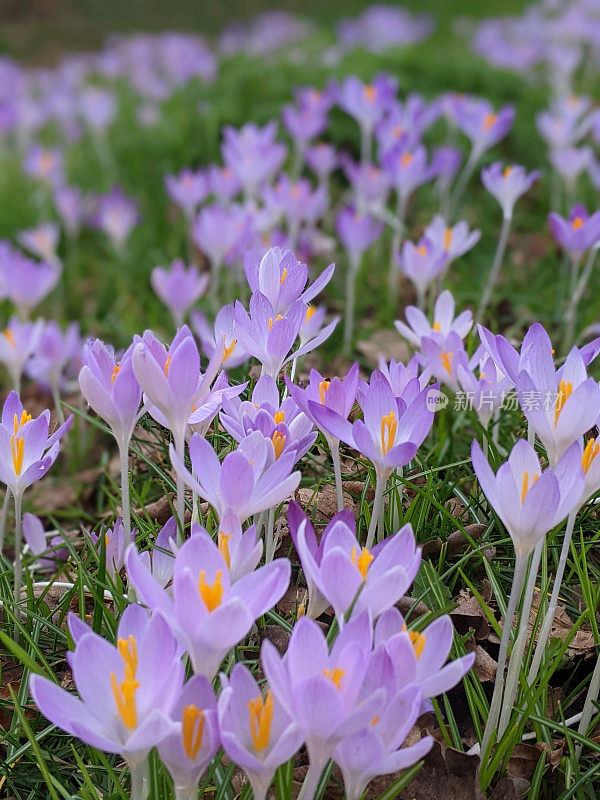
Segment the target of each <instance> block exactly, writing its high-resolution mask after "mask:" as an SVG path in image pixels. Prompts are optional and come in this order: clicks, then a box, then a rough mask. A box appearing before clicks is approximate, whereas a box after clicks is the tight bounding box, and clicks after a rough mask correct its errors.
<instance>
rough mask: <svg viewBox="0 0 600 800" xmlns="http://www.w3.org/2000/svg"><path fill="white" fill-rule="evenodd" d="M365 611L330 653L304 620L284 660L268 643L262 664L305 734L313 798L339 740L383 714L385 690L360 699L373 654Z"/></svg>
mask: <svg viewBox="0 0 600 800" xmlns="http://www.w3.org/2000/svg"><path fill="white" fill-rule="evenodd" d="M371 639H372V631H371V623H370V621H369V617H368V614H367V613H366V612H364V613H362V614H360V615H358V616H357V617H355V618H354V619H353V620H351V621H350V622H349V623H348V624H347V625H346V626H345V627H344V629H343V630H342V631H341V633H340V634H339V636H338V637H337V639H336V640H335V642H334V643H333V646H332V648H331V652H329V648H328V646H327V640H326V638H325V634H324V633H323V632H322V630H321V628H320V627H319V625H318V624H317V623H316V622H314V621H313V620H311V619H308V618H307V617H302V618H301V619H300V620H299V621H298V622H297V623H296V625H295V626H294V630H293V631H292V635H291V638H290V642H289V645H288V649H287V652H286V654H285V656H284V657H283V658H281V657H280V656H279V654H278V652H277V650H276V649H275V647H274V646H273V645H272V644H271V642H269V641H268V640H265V641H264V642H263V645H262V651H261V661H262V665H263V669H264V672H265V674H266V676H267V679H268V681H269V684H270V687H271V691H272V692H273V694H274V695H275V699H276V700H278V701H279V702H280V703H281V705H282V706H283V707H284V708H285V709H286V710H287V712H288V713H289V715H290V716H291V718H292V719H293V720H295V722H296V723H297V725H298V727H299V728H300V730H301V732H302V738H303V739H304V741H305V742H306V747H307V750H308V755H309V760H310V769H309V775H307V777H306V782H305V795H306V796H307V797H312V796H313V794H312V793H313V792H314V790H315V788H316V786H317V784H318V781H319V778H320V776H321V772H322V770H323V768H324V766H325V763H326V762H327V760H328V759H329V758H330V757H331V756H332V754H333V751H334V750H335V748H336V747H337V745H338V744H339V743H340V741H341V740H342V739H343V738H345V737H346V736H349V735H350V734H352V733H357V732H358V731H359V730H362V729H363V728H364V727H365V726H367V725H368V724H369V723H370V722H371V721H372V720H373V718H374V717H375V716H376V715H377V714H378V713H379V712H380V711H381V707H382V703H383V701H384V699H385V691H384V690H383V689H378V690H376V691H374V692H373V693H372V694H371V695H370V696H368V697H365V698H360V692H361V688H362V684H363V681H364V679H365V675H366V672H367V669H368V665H369V657H370V652H371Z"/></svg>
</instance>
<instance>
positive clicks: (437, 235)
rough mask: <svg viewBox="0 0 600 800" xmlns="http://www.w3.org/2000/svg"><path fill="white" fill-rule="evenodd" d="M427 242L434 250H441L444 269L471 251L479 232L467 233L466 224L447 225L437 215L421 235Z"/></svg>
mask: <svg viewBox="0 0 600 800" xmlns="http://www.w3.org/2000/svg"><path fill="white" fill-rule="evenodd" d="M423 236H424V238H425V239H427V241H429V242H431V244H432V246H433V248H434V249H435V250H441V251H442V252H444V253H445V254H446V264H445V266H446V268H448V266H449V265H450V264H451V263H452V262H453V261H454V260H455V259H457V258H460V256H462V255H464V254H465V253H467V252H468V251H469V250H471V249H472V248H473V247H474V246H475V245H476V244H477V242H478V241H479V239H480V238H481V231H479V230H473V231H469V226H468V224H467V223H466V222H464V221H461V222H457V223H456V224H455V225H448V224H447V223H446V221H445V219H444V218H443V217H442V216H440V215H439V214H437V215H436V216H435V217H434V218H433V220H432V221H431V222H430V223H429V225H428V226H427V227H426V228H425V232H424V234H423Z"/></svg>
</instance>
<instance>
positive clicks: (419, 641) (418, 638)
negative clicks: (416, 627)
mask: <svg viewBox="0 0 600 800" xmlns="http://www.w3.org/2000/svg"><path fill="white" fill-rule="evenodd" d="M408 635H409V636H410V641H411V642H412V646H413V650H414V651H415V655H416V657H417V658H421V654H422V653H423V648H424V647H425V641H426V638H427V637H426V636H425V634H424V633H419V632H418V631H409V632H408Z"/></svg>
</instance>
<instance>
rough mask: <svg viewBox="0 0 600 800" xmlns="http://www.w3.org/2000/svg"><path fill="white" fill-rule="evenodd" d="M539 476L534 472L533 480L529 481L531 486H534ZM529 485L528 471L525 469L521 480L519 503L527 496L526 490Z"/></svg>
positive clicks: (529, 487) (528, 488)
mask: <svg viewBox="0 0 600 800" xmlns="http://www.w3.org/2000/svg"><path fill="white" fill-rule="evenodd" d="M539 477H540V476H539V475H538V474H537V473H536V474H535V475H534V476H533V480H532V481H531V486H534V485H535V484H536V483H537V479H538V478H539ZM531 486H530V485H529V473H528V472H527V471H525V472H524V473H523V480H522V481H521V505H523V503H524V502H525V498H526V497H527V492H528V491H529V490H530V489H531Z"/></svg>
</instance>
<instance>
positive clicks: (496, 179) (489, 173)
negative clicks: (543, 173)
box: [481, 161, 540, 219]
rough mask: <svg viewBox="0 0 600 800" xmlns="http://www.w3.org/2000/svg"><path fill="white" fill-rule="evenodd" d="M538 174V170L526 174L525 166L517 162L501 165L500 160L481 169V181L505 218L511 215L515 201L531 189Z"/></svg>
mask: <svg viewBox="0 0 600 800" xmlns="http://www.w3.org/2000/svg"><path fill="white" fill-rule="evenodd" d="M539 176H540V173H539V171H534V172H530V173H529V174H527V170H526V169H525V167H520V166H519V165H518V164H512V165H509V166H508V167H503V166H502V163H501V162H500V161H496V162H495V163H494V164H492V165H491V166H489V167H484V168H483V169H482V170H481V182H482V183H483V185H484V186H485V188H486V189H487V190H488V192H489V193H490V194H491V195H493V196H494V197H495V198H496V200H497V201H498V202H499V203H500V206H501V207H502V213H503V214H504V217H505V219H510V218H511V217H512V213H513V208H514V207H515V203H516V202H517V200H518V199H519V197H522V196H523V195H524V194H525V192H528V191H529V189H531V187H532V186H533V184H534V183H535V181H536V180H537V179H538V178H539Z"/></svg>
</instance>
